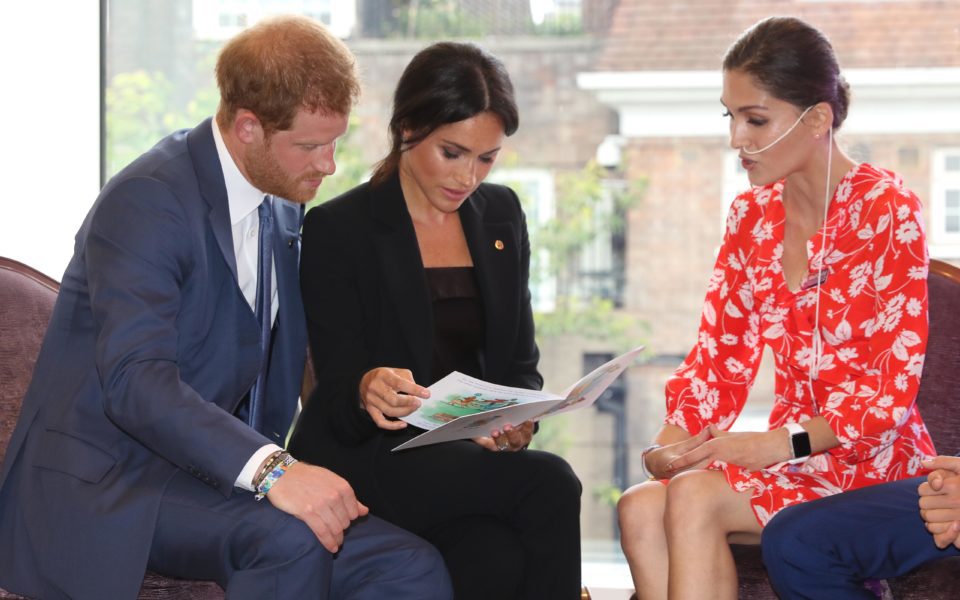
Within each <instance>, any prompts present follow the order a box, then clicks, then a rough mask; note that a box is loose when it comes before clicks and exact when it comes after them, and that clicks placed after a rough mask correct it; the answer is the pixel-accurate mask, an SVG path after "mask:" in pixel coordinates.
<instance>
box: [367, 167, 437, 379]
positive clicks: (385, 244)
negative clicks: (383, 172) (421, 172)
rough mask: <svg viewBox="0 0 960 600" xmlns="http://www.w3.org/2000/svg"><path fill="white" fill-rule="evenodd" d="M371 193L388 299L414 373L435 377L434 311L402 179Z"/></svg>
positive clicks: (391, 181) (370, 188)
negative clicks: (405, 342) (409, 350)
mask: <svg viewBox="0 0 960 600" xmlns="http://www.w3.org/2000/svg"><path fill="white" fill-rule="evenodd" d="M367 189H368V192H369V202H370V210H371V213H372V216H373V219H374V221H375V222H376V223H377V224H378V228H377V230H376V231H375V233H374V236H373V243H374V246H375V248H376V252H377V256H378V258H379V261H380V265H381V267H382V270H381V272H380V275H381V276H382V277H383V279H384V285H383V288H384V297H385V298H386V299H387V300H388V301H389V302H390V303H391V304H392V305H393V306H394V308H395V309H396V318H397V320H398V321H399V324H400V328H401V330H402V331H403V336H404V338H405V339H406V341H407V344H408V345H409V346H410V349H411V351H412V352H411V354H412V356H413V357H414V360H415V361H416V364H415V365H414V369H413V370H414V373H415V374H417V375H420V376H421V377H423V376H427V377H432V376H433V374H432V373H431V371H432V368H431V364H432V363H433V310H432V304H431V299H430V293H429V290H428V289H427V280H426V273H425V271H424V268H423V259H422V257H421V256H420V247H419V246H418V245H417V234H416V232H415V231H414V229H413V221H412V220H411V219H410V213H409V212H407V204H406V202H405V201H404V199H403V192H402V190H401V189H400V178H399V177H398V176H396V175H395V176H394V177H392V178H391V179H389V180H388V181H386V182H384V183H383V184H381V185H380V186H379V187H376V188H373V187H368V188H367ZM421 383H422V382H421Z"/></svg>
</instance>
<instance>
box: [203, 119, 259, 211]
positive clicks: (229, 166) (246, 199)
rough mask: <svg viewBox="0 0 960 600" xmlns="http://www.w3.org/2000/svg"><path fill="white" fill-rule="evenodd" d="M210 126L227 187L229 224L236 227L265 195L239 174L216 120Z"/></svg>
mask: <svg viewBox="0 0 960 600" xmlns="http://www.w3.org/2000/svg"><path fill="white" fill-rule="evenodd" d="M212 125H213V127H212V129H213V141H214V143H215V144H216V145H217V156H219V157H220V165H221V167H222V168H223V182H224V184H225V185H226V187H227V203H228V204H229V206H230V223H231V224H232V225H236V224H237V223H239V222H240V221H242V220H243V218H244V217H246V216H247V215H249V214H250V212H251V211H254V210H256V209H257V207H258V206H260V203H261V202H263V197H264V196H265V195H266V194H264V193H263V192H261V191H260V190H258V189H257V188H255V187H254V186H253V184H251V183H250V182H249V181H247V178H246V177H244V176H243V174H242V173H241V172H240V168H239V167H238V166H237V163H236V162H234V160H233V156H231V155H230V151H229V150H227V144H226V142H224V140H223V134H222V133H221V132H220V125H219V124H217V120H216V119H214V120H213V123H212Z"/></svg>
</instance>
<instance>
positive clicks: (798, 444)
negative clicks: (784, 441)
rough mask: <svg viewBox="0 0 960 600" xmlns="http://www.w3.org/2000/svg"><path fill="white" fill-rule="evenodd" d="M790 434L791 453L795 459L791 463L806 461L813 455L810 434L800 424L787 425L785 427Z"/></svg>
mask: <svg viewBox="0 0 960 600" xmlns="http://www.w3.org/2000/svg"><path fill="white" fill-rule="evenodd" d="M784 427H786V428H787V431H788V432H789V434H790V453H791V455H792V456H793V459H792V460H790V461H788V462H790V463H797V462H800V461H802V460H805V459H806V458H807V457H808V456H810V454H811V450H812V449H811V447H810V433H809V432H807V430H806V429H804V428H803V427H802V426H801V425H800V424H799V423H787V424H786V425H784Z"/></svg>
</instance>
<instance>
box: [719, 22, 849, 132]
mask: <svg viewBox="0 0 960 600" xmlns="http://www.w3.org/2000/svg"><path fill="white" fill-rule="evenodd" d="M723 70H724V71H743V72H744V73H747V74H749V75H752V76H753V77H754V78H755V79H756V80H757V83H758V84H759V85H760V86H761V87H762V88H763V89H765V90H766V91H768V92H770V93H771V94H773V95H774V96H775V97H777V98H779V99H781V100H784V101H786V102H789V103H791V104H793V105H794V106H796V107H797V108H799V109H801V110H802V109H805V108H807V107H808V106H812V105H814V104H817V103H819V102H827V103H829V104H830V106H831V107H832V108H833V128H834V129H836V128H838V127H840V125H841V124H843V121H844V119H846V117H847V109H848V108H849V106H850V86H849V85H848V84H847V82H846V80H845V79H844V78H843V75H841V74H840V66H839V65H838V64H837V56H836V54H834V52H833V46H831V45H830V41H829V40H828V39H827V38H826V36H824V35H823V34H822V33H821V32H820V31H819V30H818V29H816V28H815V27H813V26H811V25H809V24H807V23H806V22H804V21H801V20H800V19H797V18H794V17H770V18H767V19H764V20H762V21H760V22H758V23H756V24H755V25H754V26H753V27H751V28H750V29H747V30H746V31H744V32H743V34H741V35H740V38H739V39H737V41H735V42H734V43H733V45H732V46H730V48H729V49H728V50H727V54H726V56H724V58H723Z"/></svg>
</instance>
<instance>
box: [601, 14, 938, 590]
mask: <svg viewBox="0 0 960 600" xmlns="http://www.w3.org/2000/svg"><path fill="white" fill-rule="evenodd" d="M721 99H722V102H723V104H724V106H725V107H726V110H727V116H728V118H729V120H730V143H731V146H733V147H734V148H735V149H738V150H739V151H740V158H741V162H742V164H743V167H744V168H745V169H746V171H747V173H748V175H749V179H750V183H751V184H752V185H753V187H752V189H750V190H749V191H747V192H745V193H743V194H741V195H740V196H738V197H737V198H736V199H735V200H734V202H733V205H732V207H731V209H730V213H729V216H728V219H727V228H726V235H725V236H724V240H723V245H722V247H721V249H720V253H719V256H718V258H717V262H716V266H715V268H714V271H713V275H712V276H711V278H710V283H709V285H708V288H707V297H706V301H705V302H704V306H703V312H702V315H701V320H700V330H699V336H698V339H697V343H696V345H695V347H694V348H693V350H692V351H691V352H690V354H689V355H688V356H687V358H686V360H685V361H684V362H683V364H682V365H681V366H680V367H679V368H678V369H677V371H676V373H675V374H674V376H673V377H671V378H670V379H669V381H668V382H667V386H666V396H667V417H666V422H665V424H664V426H663V428H662V429H661V430H660V432H659V433H658V434H657V436H656V438H655V444H654V445H653V446H651V447H650V448H648V449H647V450H645V451H644V453H643V459H644V467H645V468H646V469H648V471H649V472H650V473H651V474H652V477H651V481H648V482H645V483H641V484H639V485H636V486H634V487H632V488H630V489H629V490H628V491H627V492H626V493H625V494H624V496H623V498H622V499H621V501H620V505H619V513H620V527H621V539H622V545H623V549H624V552H625V554H626V556H627V559H628V561H629V563H630V569H631V572H632V575H633V579H634V583H635V585H636V588H637V593H638V596H639V597H640V598H667V597H669V598H697V599H701V598H736V596H737V576H736V570H735V568H734V564H733V559H732V556H731V554H730V550H729V546H728V543H729V542H740V543H758V542H759V534H760V532H761V529H762V527H763V526H764V525H765V524H766V523H767V521H769V520H770V518H771V517H772V516H773V515H774V514H775V513H776V512H777V511H779V510H781V509H783V508H785V507H787V506H789V505H791V504H795V503H798V502H805V501H809V500H813V499H816V498H820V497H823V496H828V495H831V494H836V493H838V492H841V491H844V490H850V489H854V488H858V487H862V486H866V485H871V484H875V483H880V482H884V481H891V480H896V479H903V478H906V477H911V476H916V475H918V474H921V473H922V471H923V468H922V466H921V464H920V461H921V460H922V459H923V458H925V457H928V456H931V455H933V454H934V448H933V444H932V442H931V440H930V437H929V435H928V434H927V431H926V428H925V426H924V424H923V421H922V420H921V418H920V415H919V413H918V411H917V408H916V405H915V403H914V400H915V397H916V394H917V389H918V387H919V382H920V372H921V370H922V368H923V358H924V351H925V347H926V341H927V288H926V278H927V264H928V257H927V250H926V244H925V240H924V235H923V228H922V225H921V223H922V217H921V212H920V202H919V201H918V199H917V197H916V196H915V195H914V194H913V193H912V192H911V191H910V190H908V189H906V188H905V187H904V185H903V182H902V181H901V180H900V178H899V177H898V176H897V175H896V174H894V173H891V172H889V171H885V170H883V169H879V168H877V167H874V166H871V165H868V164H856V163H855V162H854V161H852V160H851V159H850V158H849V157H848V156H846V155H845V154H844V153H843V152H842V150H841V149H840V148H839V146H838V145H837V143H836V141H835V140H834V137H833V131H834V130H836V129H837V128H838V127H839V126H840V125H841V123H842V122H843V120H844V118H845V116H846V112H847V106H848V101H849V91H848V87H847V84H846V82H845V81H844V80H843V78H842V76H841V75H840V72H839V67H838V65H837V61H836V58H835V56H834V54H833V49H832V47H831V46H830V43H829V42H828V41H827V40H826V38H825V37H823V35H822V34H821V33H820V32H819V31H817V30H816V29H814V28H812V27H811V26H809V25H807V24H806V23H804V22H803V21H800V20H798V19H794V18H770V19H766V20H764V21H761V22H759V23H757V24H756V25H754V26H753V27H752V28H750V29H749V30H747V31H746V32H745V33H744V34H743V35H742V36H741V37H740V38H739V39H738V40H737V42H735V43H734V45H733V46H731V48H730V50H728V52H727V55H726V57H725V59H724V65H723V94H722V98H721ZM764 346H769V347H770V348H771V350H772V354H773V356H774V360H775V361H776V365H775V366H776V369H775V371H776V387H775V390H776V391H775V394H776V396H775V398H774V407H773V412H772V413H771V415H770V421H769V427H770V429H769V431H766V432H748V433H728V432H727V431H726V430H727V429H728V428H729V427H730V425H731V424H732V423H733V421H734V420H735V419H736V417H737V415H738V414H739V413H740V411H741V409H742V408H743V405H744V402H745V401H746V398H747V393H748V391H749V389H750V385H751V383H752V382H753V379H754V377H755V375H756V372H757V368H758V365H759V362H760V358H761V355H762V350H763V347H764Z"/></svg>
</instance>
